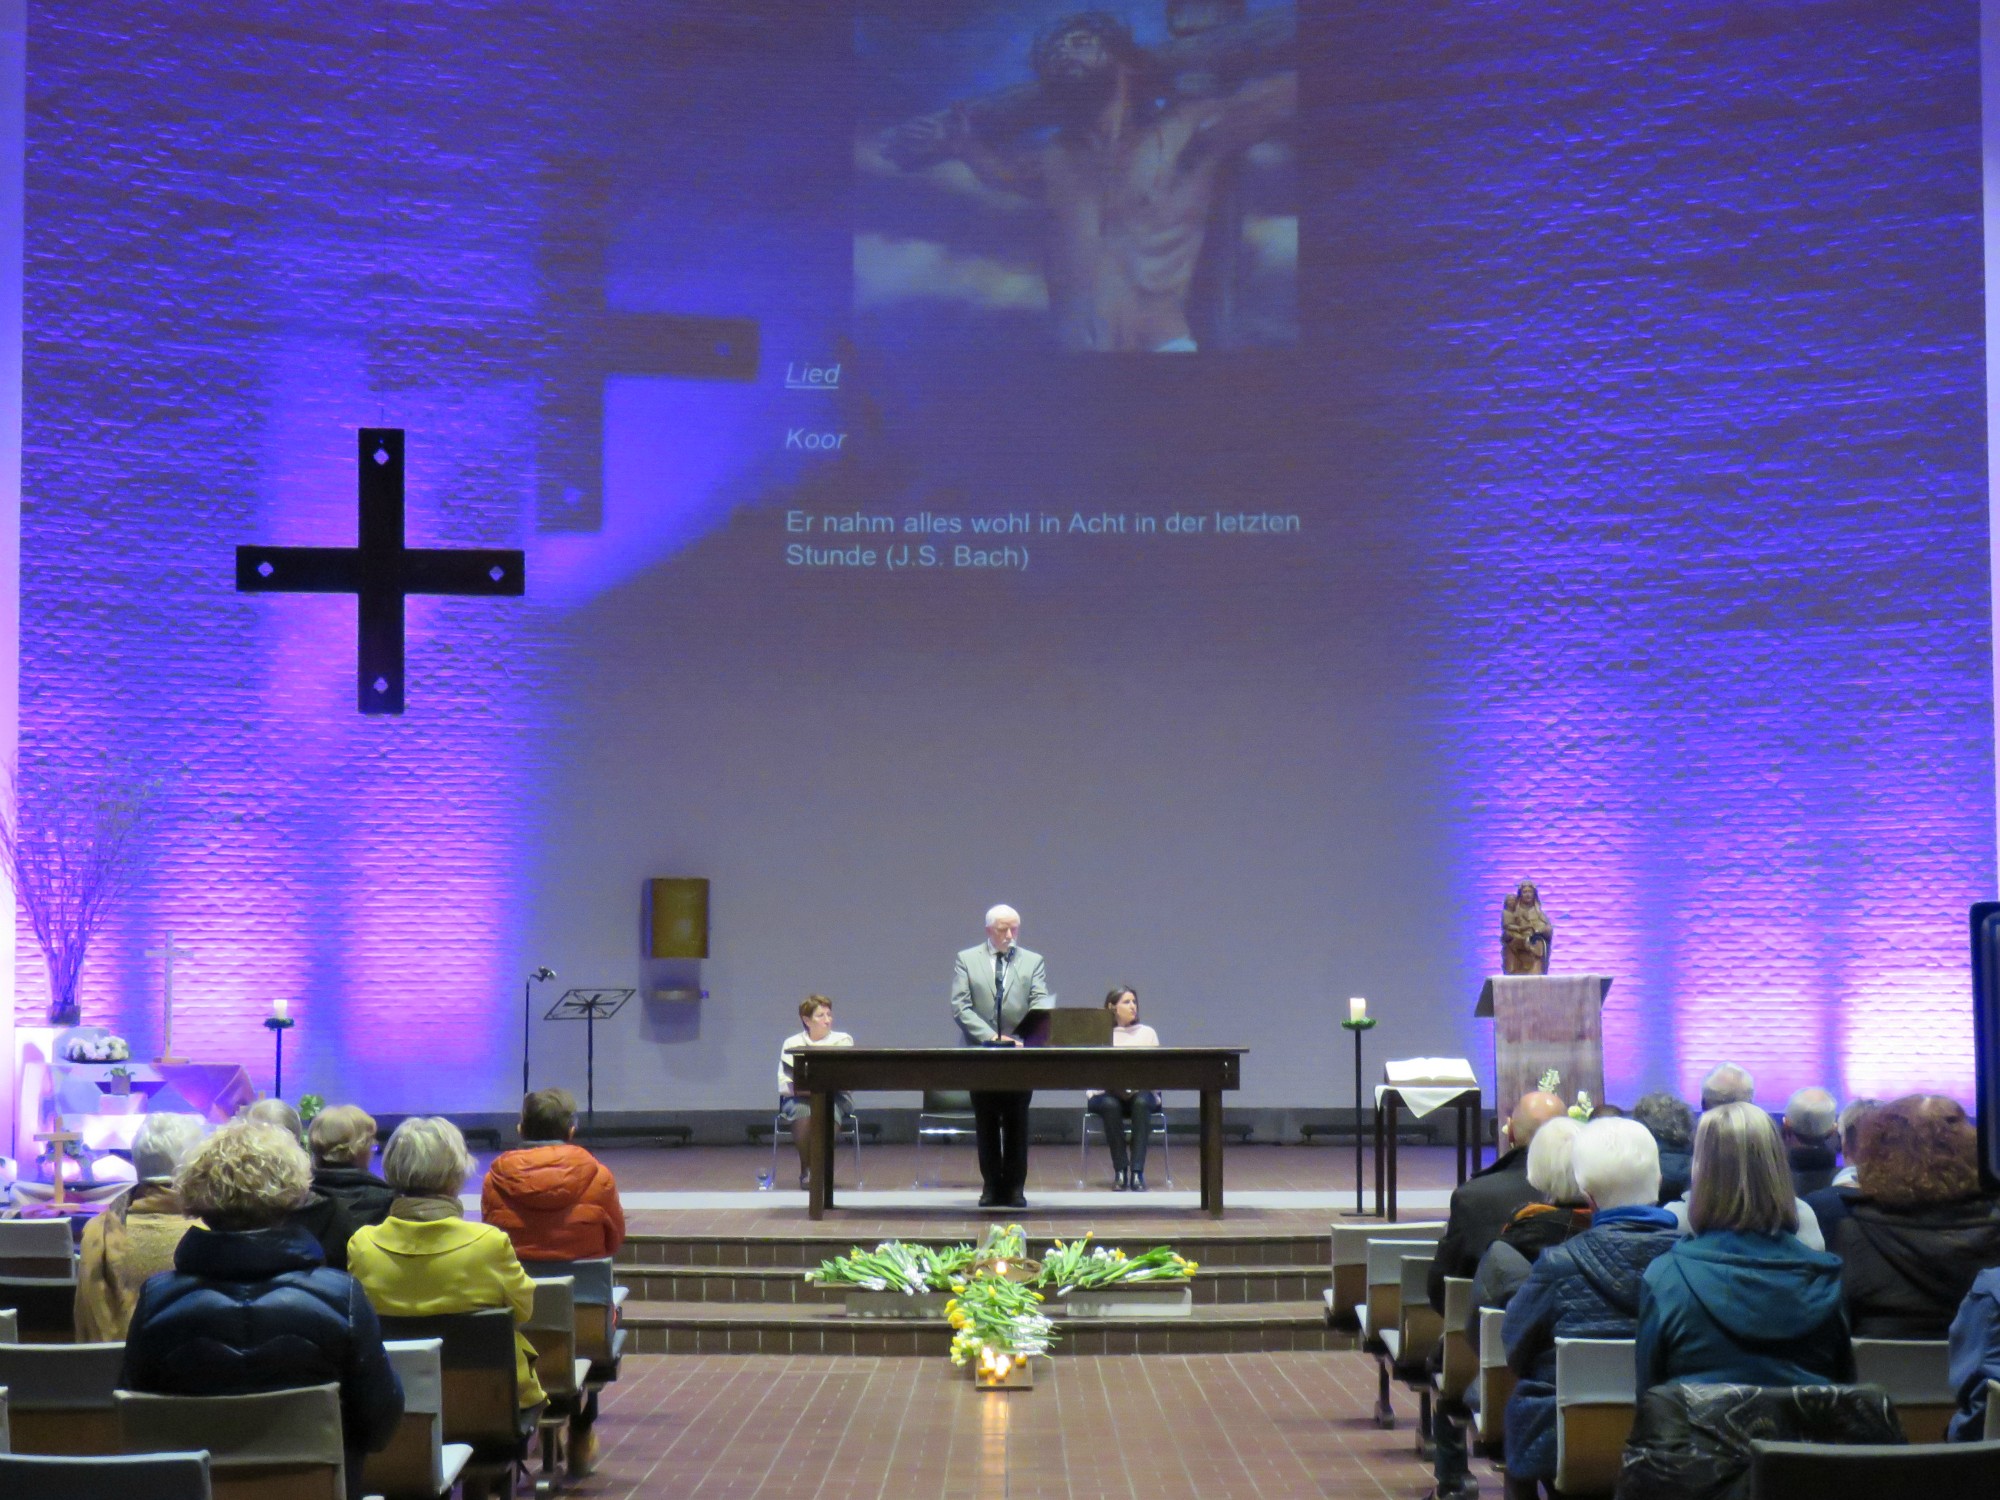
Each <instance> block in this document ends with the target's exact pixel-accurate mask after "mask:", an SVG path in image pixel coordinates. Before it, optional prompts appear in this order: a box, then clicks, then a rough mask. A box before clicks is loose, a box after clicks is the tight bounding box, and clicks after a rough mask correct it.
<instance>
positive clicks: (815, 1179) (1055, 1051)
mask: <svg viewBox="0 0 2000 1500" xmlns="http://www.w3.org/2000/svg"><path fill="white" fill-rule="evenodd" d="M1248 1050H1249V1049H1248V1048H1247V1047H801V1048H799V1049H798V1050H797V1051H796V1052H794V1053H793V1054H792V1087H793V1088H794V1089H795V1090H797V1091H798V1092H799V1093H801V1094H810V1095H811V1096H812V1142H811V1145H810V1147H809V1148H808V1149H809V1151H810V1154H811V1158H812V1187H811V1194H810V1199H809V1203H810V1213H811V1215H812V1217H813V1218H815V1219H817V1218H820V1217H822V1216H824V1214H825V1213H826V1210H827V1209H829V1208H831V1207H832V1206H833V1142H834V1132H833V1107H832V1106H833V1096H834V1095H835V1094H843V1093H844V1094H858V1093H862V1092H864V1091H866V1090H869V1089H875V1090H882V1089H907V1090H923V1089H969V1090H973V1091H977V1092H991V1093H1006V1092H1026V1091H1028V1090H1030V1089H1074V1090H1077V1091H1079V1092H1081V1091H1082V1090H1084V1089H1152V1090H1154V1091H1156V1092H1157V1091H1158V1090H1161V1089H1183V1090H1191V1091H1193V1092H1195V1093H1198V1094H1200V1095H1201V1206H1202V1208H1203V1209H1204V1210H1206V1211H1207V1213H1208V1214H1209V1216H1210V1217H1211V1218H1216V1219H1219V1218H1221V1217H1222V1091H1223V1090H1224V1089H1234V1088H1241V1087H1242V1083H1241V1080H1240V1074H1241V1072H1242V1058H1243V1054H1244V1053H1245V1052H1247V1051H1248Z"/></svg>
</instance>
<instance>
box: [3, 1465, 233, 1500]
mask: <svg viewBox="0 0 2000 1500" xmlns="http://www.w3.org/2000/svg"><path fill="white" fill-rule="evenodd" d="M213 1494H214V1491H213V1489H212V1488H211V1487H210V1484H209V1473H208V1455H207V1454H206V1453H142V1454H129V1455H128V1454H122V1453H121V1454H103V1455H99V1456H97V1457H94V1458H57V1457H53V1456H51V1455H49V1454H25V1453H16V1454H7V1455H4V1456H0V1495H18V1496H21V1497H22V1500H107V1497H111V1496H115V1497H117V1500H211V1496H212V1495H213Z"/></svg>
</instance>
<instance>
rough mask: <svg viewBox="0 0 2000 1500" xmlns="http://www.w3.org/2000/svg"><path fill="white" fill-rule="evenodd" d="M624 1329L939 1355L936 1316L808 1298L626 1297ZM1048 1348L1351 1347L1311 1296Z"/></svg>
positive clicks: (678, 1338) (663, 1346)
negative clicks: (845, 1309)
mask: <svg viewBox="0 0 2000 1500" xmlns="http://www.w3.org/2000/svg"><path fill="white" fill-rule="evenodd" d="M623 1321H624V1327H625V1329H626V1330H627V1332H628V1333H629V1334H630V1336H631V1340H632V1342H631V1345H630V1346H629V1347H632V1348H635V1349H636V1350H637V1351H638V1352H639V1353H642V1354H856V1355H911V1356H924V1357H941V1356H943V1355H945V1354H947V1353H949V1352H950V1348H951V1329H950V1327H949V1326H948V1325H947V1324H946V1323H945V1322H944V1321H943V1320H941V1319H940V1320H937V1321H935V1322H930V1321H926V1322H912V1323H909V1324H901V1323H898V1324H893V1325H885V1324H884V1323H882V1322H880V1321H876V1320H872V1319H865V1318H849V1317H847V1316H845V1315H844V1314H843V1313H842V1312H841V1310H840V1309H839V1307H838V1306H835V1305H832V1304H814V1303H783V1304H760V1303H752V1302H628V1303H626V1304H625V1312H624V1319H623ZM1061 1331H1062V1339H1061V1341H1060V1342H1059V1343H1058V1344H1057V1345H1056V1347H1055V1352H1056V1353H1057V1354H1059V1355H1060V1354H1243V1353H1260V1352H1267V1351H1272V1350H1294V1349H1303V1350H1320V1349H1352V1348H1354V1347H1355V1340H1354V1336H1353V1335H1352V1334H1351V1333H1341V1332H1338V1331H1336V1330H1334V1329H1331V1328H1329V1327H1327V1323H1326V1309H1325V1307H1324V1306H1323V1305H1322V1304H1320V1303H1319V1302H1316V1301H1311V1302H1267V1303H1250V1304H1236V1305H1227V1306H1225V1305H1216V1304H1211V1305H1207V1306H1201V1307H1196V1308H1195V1309H1194V1312H1193V1316H1191V1317H1181V1318H1144V1317H1130V1318H1103V1319H1091V1320H1089V1321H1088V1322H1081V1321H1079V1322H1065V1323H1063V1324H1062V1325H1061Z"/></svg>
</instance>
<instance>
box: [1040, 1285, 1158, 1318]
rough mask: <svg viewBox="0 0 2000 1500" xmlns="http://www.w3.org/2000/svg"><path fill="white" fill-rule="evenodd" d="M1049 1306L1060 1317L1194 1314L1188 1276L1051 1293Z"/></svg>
mask: <svg viewBox="0 0 2000 1500" xmlns="http://www.w3.org/2000/svg"><path fill="white" fill-rule="evenodd" d="M1046 1307H1047V1310H1048V1311H1049V1313H1050V1314H1051V1315H1052V1316H1054V1317H1058V1318H1191V1317H1193V1316H1194V1289H1193V1285H1192V1283H1190V1282H1188V1281H1185V1280H1183V1281H1132V1282H1116V1281H1114V1282H1112V1283H1111V1284H1110V1285H1109V1286H1100V1287H1089V1288H1084V1287H1079V1288H1077V1290H1075V1291H1073V1292H1071V1293H1069V1294H1068V1295H1067V1296H1063V1297H1051V1298H1049V1300H1048V1302H1047V1304H1046Z"/></svg>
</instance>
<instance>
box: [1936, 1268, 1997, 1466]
mask: <svg viewBox="0 0 2000 1500" xmlns="http://www.w3.org/2000/svg"><path fill="white" fill-rule="evenodd" d="M1989 1380H2000V1267H1989V1268H1988V1269H1987V1270H1984V1271H1981V1272H1980V1273H1979V1275H1978V1276H1976V1277H1975V1278H1974V1279H1973V1282H1972V1290H1971V1291H1969V1292H1967V1293H1966V1294H1965V1301H1964V1302H1962V1303H1960V1304H1959V1309H1958V1316H1957V1317H1955V1318H1953V1319H1952V1320H1951V1388H1952V1390H1954V1391H1956V1392H1957V1393H1958V1413H1957V1415H1955V1416H1954V1417H1953V1418H1952V1419H1951V1430H1950V1431H1949V1432H1948V1433H1947V1434H1946V1436H1948V1437H1949V1438H1951V1439H1952V1441H1954V1442H1961V1443H1976V1442H1978V1441H1980V1440H1981V1439H1982V1438H1984V1437H1985V1436H1986V1382H1987V1381H1989Z"/></svg>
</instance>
